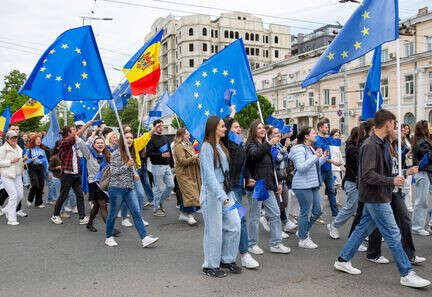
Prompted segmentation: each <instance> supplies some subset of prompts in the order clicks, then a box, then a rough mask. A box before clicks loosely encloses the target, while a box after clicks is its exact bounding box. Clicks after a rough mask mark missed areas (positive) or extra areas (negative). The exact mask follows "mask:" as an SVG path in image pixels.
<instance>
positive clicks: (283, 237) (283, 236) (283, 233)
mask: <svg viewBox="0 0 432 297" xmlns="http://www.w3.org/2000/svg"><path fill="white" fill-rule="evenodd" d="M281 236H282V239H287V238H289V235H288V233H285V232H283V231H282V234H281Z"/></svg>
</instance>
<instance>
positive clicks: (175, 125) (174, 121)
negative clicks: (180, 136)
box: [171, 117, 185, 129]
mask: <svg viewBox="0 0 432 297" xmlns="http://www.w3.org/2000/svg"><path fill="white" fill-rule="evenodd" d="M179 124H180V127H179ZM171 127H173V128H174V129H178V128H184V127H185V124H184V123H183V121H182V119H181V118H179V117H173V119H172V120H171Z"/></svg>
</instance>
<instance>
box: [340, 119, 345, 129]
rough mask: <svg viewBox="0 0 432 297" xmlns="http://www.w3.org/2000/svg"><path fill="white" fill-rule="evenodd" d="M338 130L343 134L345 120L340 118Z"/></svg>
mask: <svg viewBox="0 0 432 297" xmlns="http://www.w3.org/2000/svg"><path fill="white" fill-rule="evenodd" d="M339 129H340V130H341V132H342V133H343V132H344V131H345V118H344V117H341V118H340V121H339Z"/></svg>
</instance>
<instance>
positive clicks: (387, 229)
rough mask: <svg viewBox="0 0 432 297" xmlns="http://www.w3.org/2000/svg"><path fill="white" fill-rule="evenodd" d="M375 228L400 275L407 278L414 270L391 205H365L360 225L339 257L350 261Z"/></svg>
mask: <svg viewBox="0 0 432 297" xmlns="http://www.w3.org/2000/svg"><path fill="white" fill-rule="evenodd" d="M375 228H378V230H379V231H380V233H381V235H382V237H383V238H384V240H385V242H386V243H387V244H388V247H389V249H390V252H391V253H392V256H393V259H394V260H395V262H396V264H397V267H398V269H399V273H400V275H401V276H406V275H407V274H408V273H409V272H410V271H411V270H412V267H411V262H410V261H409V259H408V256H407V255H406V253H405V251H404V250H403V248H402V243H401V234H400V231H399V228H398V226H397V224H396V220H395V218H394V215H393V210H392V208H391V206H390V203H365V206H364V209H363V216H362V218H361V220H360V223H359V224H358V225H357V226H356V228H355V230H354V232H353V233H352V234H351V236H350V238H349V239H348V242H347V243H346V244H345V246H344V248H343V250H342V252H341V254H340V255H339V256H340V257H341V258H342V259H343V260H345V261H350V260H351V259H352V258H353V257H354V254H355V253H356V252H357V249H358V247H359V246H360V244H361V243H362V242H363V240H364V239H365V237H366V236H369V235H370V234H371V233H372V231H373V230H374V229H375Z"/></svg>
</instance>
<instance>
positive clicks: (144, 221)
mask: <svg viewBox="0 0 432 297" xmlns="http://www.w3.org/2000/svg"><path fill="white" fill-rule="evenodd" d="M142 221H143V224H144V227H147V226H148V225H149V223H148V222H147V221H146V220H144V219H143V220H142Z"/></svg>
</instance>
